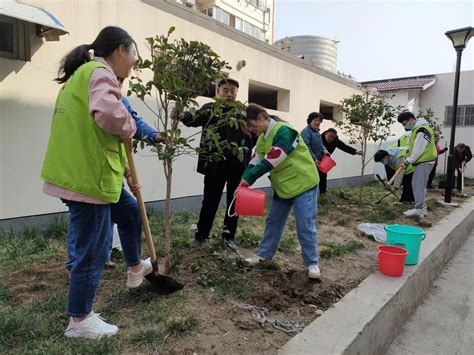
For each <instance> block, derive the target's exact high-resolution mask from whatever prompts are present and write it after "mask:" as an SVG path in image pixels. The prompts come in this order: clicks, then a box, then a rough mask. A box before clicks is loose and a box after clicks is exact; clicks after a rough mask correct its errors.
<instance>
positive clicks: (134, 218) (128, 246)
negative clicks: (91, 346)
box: [64, 189, 142, 317]
mask: <svg viewBox="0 0 474 355" xmlns="http://www.w3.org/2000/svg"><path fill="white" fill-rule="evenodd" d="M64 203H65V204H66V205H67V206H68V207H69V213H70V217H69V218H70V222H69V230H68V253H70V255H69V257H70V260H69V261H68V263H67V266H68V269H70V272H71V273H70V279H69V291H68V314H69V315H70V316H73V317H80V316H83V315H86V314H88V313H90V312H91V311H92V303H93V301H94V297H95V293H96V291H97V287H98V286H99V280H100V273H101V271H102V268H103V267H104V264H105V262H106V260H107V257H108V254H109V251H110V243H111V241H112V222H114V223H117V227H118V230H119V234H120V242H121V244H122V248H123V255H124V258H125V261H126V263H127V265H128V266H134V265H138V264H139V263H140V249H141V230H142V224H141V219H140V213H139V210H138V206H137V202H136V201H135V199H134V198H133V197H132V196H131V195H130V194H129V193H128V192H127V191H126V190H125V189H122V193H121V195H120V199H119V201H118V202H117V203H112V204H106V205H95V204H89V203H83V202H76V201H66V200H64Z"/></svg>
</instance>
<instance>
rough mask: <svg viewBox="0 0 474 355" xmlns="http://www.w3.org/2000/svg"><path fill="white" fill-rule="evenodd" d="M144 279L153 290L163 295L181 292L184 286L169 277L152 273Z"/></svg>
mask: <svg viewBox="0 0 474 355" xmlns="http://www.w3.org/2000/svg"><path fill="white" fill-rule="evenodd" d="M145 278H146V279H147V280H148V281H149V282H150V283H151V285H152V287H153V289H154V290H155V291H156V292H158V293H160V294H164V295H169V294H171V293H173V292H176V291H179V290H181V289H182V288H183V287H184V285H183V284H182V283H180V282H178V281H176V280H175V279H173V278H172V277H171V276H167V275H161V274H156V273H154V272H152V273H150V274H148V275H146V276H145Z"/></svg>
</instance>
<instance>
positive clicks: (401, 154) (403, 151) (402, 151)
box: [389, 146, 415, 175]
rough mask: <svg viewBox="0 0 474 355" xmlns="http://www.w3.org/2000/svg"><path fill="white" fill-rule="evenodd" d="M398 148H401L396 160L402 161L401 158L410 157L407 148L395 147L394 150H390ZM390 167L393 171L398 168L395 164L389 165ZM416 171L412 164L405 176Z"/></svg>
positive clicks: (406, 170)
mask: <svg viewBox="0 0 474 355" xmlns="http://www.w3.org/2000/svg"><path fill="white" fill-rule="evenodd" d="M396 148H399V149H400V150H399V152H398V153H397V155H395V160H397V159H400V158H403V157H406V156H408V148H407V147H397V146H395V147H393V148H389V149H396ZM389 166H390V167H391V168H392V169H393V170H397V167H396V166H395V165H393V164H389ZM414 171H415V167H414V166H413V165H412V164H410V165H408V167H407V168H406V169H405V175H407V174H411V173H412V172H414Z"/></svg>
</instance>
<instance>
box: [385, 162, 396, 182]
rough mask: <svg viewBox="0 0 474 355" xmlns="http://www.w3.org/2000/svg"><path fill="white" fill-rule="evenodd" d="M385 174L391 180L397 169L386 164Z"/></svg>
mask: <svg viewBox="0 0 474 355" xmlns="http://www.w3.org/2000/svg"><path fill="white" fill-rule="evenodd" d="M385 175H387V180H388V181H390V179H391V178H392V177H393V175H395V170H393V169H392V168H391V167H389V166H388V165H385Z"/></svg>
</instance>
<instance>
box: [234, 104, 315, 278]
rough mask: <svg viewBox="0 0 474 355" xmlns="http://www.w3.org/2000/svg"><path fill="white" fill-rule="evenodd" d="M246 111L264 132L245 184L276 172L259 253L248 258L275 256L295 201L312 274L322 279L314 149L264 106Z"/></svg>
mask: <svg viewBox="0 0 474 355" xmlns="http://www.w3.org/2000/svg"><path fill="white" fill-rule="evenodd" d="M246 112H247V116H246V119H245V120H246V125H247V128H248V129H249V130H250V131H251V132H253V133H255V134H256V135H257V136H259V137H258V140H257V145H256V148H255V154H254V156H253V158H252V160H251V162H250V164H249V165H248V167H247V169H246V170H245V172H244V174H243V176H242V180H241V182H240V185H241V186H250V185H252V184H253V183H254V182H255V181H256V180H257V179H258V178H259V177H261V176H262V175H264V174H265V173H270V181H271V186H272V189H273V192H274V194H273V201H272V205H271V208H270V212H269V213H268V216H267V219H266V221H265V231H264V234H263V239H262V241H261V242H260V245H259V249H258V253H257V254H256V255H254V256H252V257H250V258H247V259H245V261H246V262H247V263H248V264H249V265H251V266H254V265H257V264H258V263H260V262H261V261H265V260H270V259H272V258H273V256H274V255H275V253H276V251H277V249H278V244H279V243H280V239H281V235H282V233H283V229H284V228H285V225H286V221H287V219H288V215H289V213H290V210H291V207H293V209H294V212H295V219H296V230H297V235H298V240H299V242H300V245H301V252H302V255H303V261H304V264H305V265H306V266H307V267H308V277H309V278H312V279H319V278H320V276H321V275H320V271H319V267H318V241H317V230H316V214H317V187H318V183H319V176H318V172H317V170H316V165H315V164H314V161H313V158H312V157H311V153H310V152H309V150H308V147H307V146H306V144H304V141H303V139H302V138H301V136H300V135H299V134H298V131H297V130H295V129H294V128H293V127H291V126H290V125H289V124H288V123H286V122H284V121H282V120H281V119H279V118H278V117H274V116H269V115H268V113H267V112H266V111H265V109H264V108H263V107H260V106H258V105H254V104H251V105H249V106H248V107H247V109H246Z"/></svg>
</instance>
